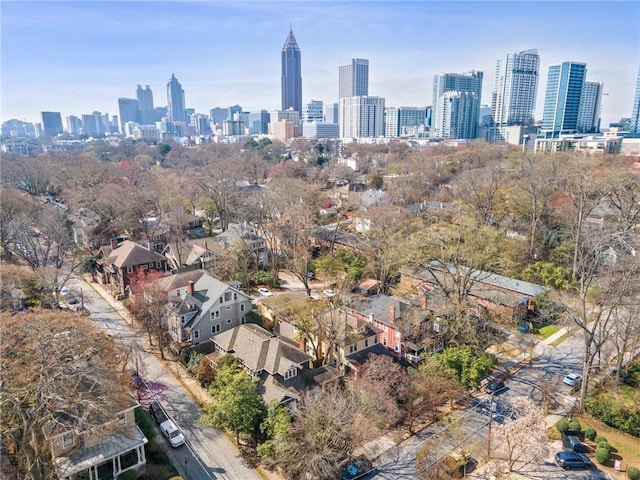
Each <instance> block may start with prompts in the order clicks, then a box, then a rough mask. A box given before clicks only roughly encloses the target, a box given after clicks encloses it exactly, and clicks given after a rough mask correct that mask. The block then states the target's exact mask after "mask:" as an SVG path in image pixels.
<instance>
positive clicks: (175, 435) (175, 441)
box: [160, 420, 184, 448]
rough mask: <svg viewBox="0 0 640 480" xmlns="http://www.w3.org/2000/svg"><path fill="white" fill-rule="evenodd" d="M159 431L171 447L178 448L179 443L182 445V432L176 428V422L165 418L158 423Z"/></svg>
mask: <svg viewBox="0 0 640 480" xmlns="http://www.w3.org/2000/svg"><path fill="white" fill-rule="evenodd" d="M160 431H161V432H162V434H163V435H164V436H165V437H166V438H167V440H169V443H170V444H171V446H172V447H173V448H178V447H179V446H180V445H184V436H183V435H182V432H180V430H178V427H176V424H175V423H173V421H171V420H167V421H165V422H162V423H161V424H160Z"/></svg>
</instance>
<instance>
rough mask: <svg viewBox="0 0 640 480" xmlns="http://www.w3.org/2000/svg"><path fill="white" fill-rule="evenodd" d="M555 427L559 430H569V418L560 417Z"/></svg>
mask: <svg viewBox="0 0 640 480" xmlns="http://www.w3.org/2000/svg"><path fill="white" fill-rule="evenodd" d="M556 428H557V429H558V431H559V432H566V431H567V430H569V420H567V419H566V418H561V419H560V420H558V421H557V422H556Z"/></svg>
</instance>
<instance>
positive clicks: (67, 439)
mask: <svg viewBox="0 0 640 480" xmlns="http://www.w3.org/2000/svg"><path fill="white" fill-rule="evenodd" d="M74 443H75V437H74V435H73V432H66V433H64V434H62V445H63V446H64V447H65V448H68V447H72V446H73V445H74Z"/></svg>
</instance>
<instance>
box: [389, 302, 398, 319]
mask: <svg viewBox="0 0 640 480" xmlns="http://www.w3.org/2000/svg"><path fill="white" fill-rule="evenodd" d="M395 319H396V307H394V306H393V305H391V306H390V307H389V320H395Z"/></svg>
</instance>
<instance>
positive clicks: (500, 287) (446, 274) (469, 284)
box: [400, 261, 549, 320]
mask: <svg viewBox="0 0 640 480" xmlns="http://www.w3.org/2000/svg"><path fill="white" fill-rule="evenodd" d="M400 274H401V277H400V288H401V289H403V290H404V291H407V292H413V293H419V292H421V291H429V290H433V289H438V290H440V291H442V292H443V293H444V294H445V295H446V294H447V292H451V291H453V290H458V291H462V293H463V294H465V295H467V296H468V298H470V299H472V300H475V301H476V305H477V307H478V308H482V309H484V310H486V311H488V312H490V313H492V314H494V315H496V316H499V317H501V318H505V319H512V320H521V319H523V318H525V317H526V316H527V315H528V313H529V312H531V311H533V310H534V308H535V305H534V297H535V296H536V295H539V294H542V293H544V292H547V291H549V288H547V287H543V286H542V285H537V284H535V283H530V282H525V281H524V280H518V279H515V278H509V277H505V276H503V275H498V274H495V273H491V272H486V271H484V270H478V269H471V268H469V267H465V266H455V265H453V264H451V263H443V262H439V261H434V262H431V263H430V264H429V265H427V267H426V268H424V267H422V268H420V267H418V268H410V267H406V268H403V269H401V271H400Z"/></svg>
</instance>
